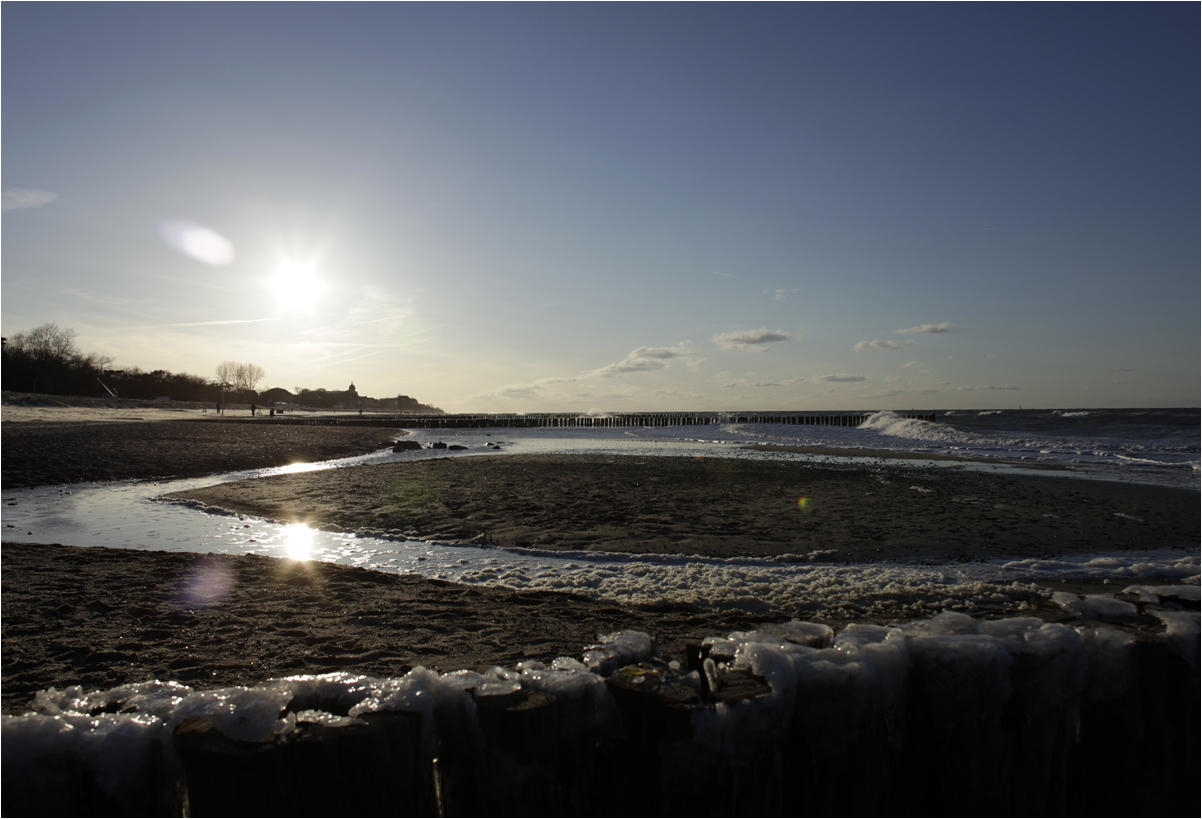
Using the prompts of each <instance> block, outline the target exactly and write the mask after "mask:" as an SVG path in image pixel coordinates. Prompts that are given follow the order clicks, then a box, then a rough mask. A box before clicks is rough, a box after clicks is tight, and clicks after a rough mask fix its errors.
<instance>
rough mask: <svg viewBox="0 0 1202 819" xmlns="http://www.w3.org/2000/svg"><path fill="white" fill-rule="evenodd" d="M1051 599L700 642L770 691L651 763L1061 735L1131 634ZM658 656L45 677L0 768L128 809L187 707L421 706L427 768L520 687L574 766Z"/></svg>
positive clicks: (343, 721) (1182, 620)
mask: <svg viewBox="0 0 1202 819" xmlns="http://www.w3.org/2000/svg"><path fill="white" fill-rule="evenodd" d="M1157 591H1161V592H1162V593H1163V594H1165V595H1166V596H1167V595H1178V594H1179V593H1180V587H1176V586H1173V587H1165V588H1164V589H1159V588H1158V589H1157V590H1151V591H1149V592H1148V593H1149V594H1153V595H1156V593H1157ZM1057 602H1060V603H1061V604H1062V605H1064V606H1065V607H1066V608H1067V609H1069V610H1070V611H1076V612H1078V613H1079V614H1081V616H1082V619H1084V620H1085V622H1083V623H1081V624H1079V625H1078V626H1077V627H1076V628H1070V627H1068V626H1066V625H1062V624H1054V623H1045V622H1044V621H1042V620H1040V619H1039V618H1034V617H1026V618H1010V619H1004V620H993V621H982V620H975V619H973V618H972V617H969V616H967V615H965V614H963V613H960V612H952V611H946V612H943V613H941V614H939V615H937V616H935V617H931V618H929V619H926V620H919V621H914V622H909V623H905V624H896V625H888V626H884V625H868V624H853V625H850V626H848V627H846V628H845V629H844V630H843V631H841V632H840V633H839V634H837V635H835V634H833V632H832V630H831V629H830V627H829V626H826V625H822V624H815V623H807V622H803V621H792V622H789V623H785V624H782V625H780V626H774V627H765V628H763V629H761V630H756V631H750V632H734V633H731V634H728V635H727V636H725V637H711V638H707V640H706V641H705V645H706V646H707V647H708V650H709V660H708V661H707V669H708V671H709V673H710V674H712V675H714V677H715V679H717V678H721V676H722V675H723V674H726V673H730V672H735V671H745V672H750V673H751V674H752V675H755V676H758V677H760V678H763V679H764V680H765V681H766V682H767V684H768V687H769V689H770V693H768V694H765V695H762V696H755V697H751V698H749V699H742V700H736V701H733V702H719V703H717V704H713V705H710V706H707V707H695V708H694V709H693V710H692V712H691V726H692V738H691V739H690V740H687V743H688V748H690V749H691V750H689V751H688V753H687V754H685V756H684V757H681V759H684V758H687V759H689V760H690V762H689V764H688V765H687V766H684V767H682V768H680V770H676V769H674V768H672V765H674V764H676V763H669V762H665V765H666V766H667V767H665V771H668V772H669V773H671V772H672V771H674V770H676V773H674V774H672V775H674V776H675V775H679V776H680V777H684V779H682V780H681V781H682V782H685V780H688V781H687V782H685V784H682V785H680V786H681V787H686V788H688V787H695V786H702V785H704V784H705V783H704V781H702V780H704V777H705V776H706V774H705V773H704V772H705V771H710V772H711V773H712V772H713V771H715V770H717V767H715V766H721V765H726V766H727V768H723V770H725V771H726V773H725V774H723V775H724V776H727V777H728V778H730V777H733V779H730V780H729V782H728V784H730V783H733V784H731V787H737V788H744V789H748V788H755V787H758V785H756V783H757V782H758V781H759V778H760V777H762V776H764V775H765V771H771V770H776V768H774V767H773V766H774V765H777V764H778V763H779V758H778V755H779V753H780V751H779V749H780V748H781V747H783V744H784V743H785V741H786V740H789V739H793V740H796V741H798V742H800V743H801V744H802V746H803V747H805V748H806V749H808V752H809V753H810V754H811V755H812V757H813V758H815V759H835V758H837V757H838V756H839V755H840V754H844V753H845V752H848V751H849V750H851V749H860V750H859V751H858V753H863V752H865V750H864V749H872V748H875V749H878V750H877V751H874V752H882V751H880V749H888V748H897V747H900V746H901V744H902V743H903V742H904V741H905V740H906V737H907V736H910V735H913V736H922V735H923V732H924V731H925V732H926V733H927V734H930V733H931V731H936V732H943V733H946V734H947V735H948V736H953V735H955V732H956V731H966V732H969V733H972V732H985V733H986V734H988V733H989V732H990V731H993V732H997V731H999V730H1000V729H999V727H998V726H1001V725H1002V720H1003V718H1004V717H1005V715H1006V714H1007V713H1013V712H1014V711H1015V709H1018V710H1019V711H1020V712H1021V713H1024V714H1026V715H1027V719H1028V722H1027V723H1025V725H1026V728H1024V729H1023V730H1028V731H1042V732H1044V734H1047V735H1048V736H1051V735H1052V734H1055V733H1056V732H1061V733H1064V732H1069V733H1071V727H1072V724H1073V721H1074V720H1075V719H1076V713H1077V708H1078V703H1079V702H1080V701H1081V700H1082V699H1087V700H1093V701H1110V700H1115V699H1117V698H1119V697H1121V696H1122V695H1123V694H1124V693H1125V692H1126V691H1127V690H1128V687H1129V686H1130V684H1131V681H1132V679H1133V676H1134V673H1135V668H1134V646H1135V638H1134V637H1133V635H1132V633H1131V632H1130V631H1127V630H1124V629H1122V628H1116V627H1114V626H1112V625H1108V624H1105V623H1102V622H1098V621H1096V620H1089V619H1088V616H1089V615H1090V614H1091V613H1094V612H1103V613H1105V614H1106V615H1108V616H1109V615H1112V614H1113V613H1114V611H1115V610H1116V607H1114V606H1113V605H1112V604H1113V603H1116V602H1121V601H1115V600H1113V599H1112V598H1103V597H1096V598H1086V599H1085V600H1080V599H1069V597H1063V598H1061V599H1060V600H1058V601H1057ZM1079 604H1086V605H1079ZM1073 607H1075V608H1073ZM1124 611H1125V609H1124ZM1157 616H1158V617H1159V618H1160V619H1161V620H1162V621H1163V622H1164V624H1165V634H1166V639H1167V641H1168V643H1169V645H1170V648H1171V649H1172V650H1173V651H1174V652H1175V653H1177V654H1178V655H1179V656H1181V657H1182V658H1183V659H1185V660H1186V661H1187V662H1189V663H1190V666H1191V668H1192V670H1193V673H1194V674H1195V675H1196V674H1197V669H1198V643H1199V632H1200V629H1199V616H1198V614H1197V613H1196V612H1185V611H1162V612H1157ZM658 653H659V652H658V647H657V645H656V643H655V640H654V639H653V638H652V637H651V636H650V635H648V634H646V633H643V632H638V631H624V632H618V633H614V634H606V635H601V636H600V637H599V638H598V642H597V643H596V644H595V645H593V646H590V647H588V648H587V649H586V650H585V652H584V657H583V662H581V661H580V660H576V659H574V658H569V657H561V658H559V659H557V660H555V661H554V662H553V663H551V664H549V665H547V664H544V663H541V662H524V663H521V664H519V665H518V666H517V667H516V668H513V669H505V668H499V667H494V668H492V669H489V670H488V671H486V672H475V671H456V672H452V673H448V674H438V673H436V672H433V671H431V670H429V669H426V668H421V667H419V668H415V669H413V670H412V671H410V672H409V673H408V674H406V675H405V676H404V677H400V678H390V679H382V678H375V677H369V676H362V675H355V674H347V673H335V674H325V675H320V676H297V677H288V678H281V679H274V680H269V681H266V682H264V683H263V684H261V685H258V686H255V687H254V688H243V687H236V688H227V689H220V690H213V691H194V690H192V689H191V688H189V687H187V686H185V685H181V684H179V683H174V682H162V681H150V682H146V683H141V684H136V685H124V686H120V687H117V688H114V689H111V690H108V691H101V692H85V691H83V690H82V689H81V688H80V687H79V686H72V687H69V688H66V689H63V690H56V689H53V688H52V689H48V690H46V691H43V692H40V693H39V694H38V695H37V696H36V698H35V702H34V711H33V712H31V713H28V714H25V715H23V716H5V717H4V719H3V758H4V777H5V780H6V781H8V780H9V778H10V777H15V776H20V777H24V778H25V780H26V781H29V782H32V783H34V784H35V786H36V784H37V783H38V782H44V784H45V786H46V787H48V788H49V787H52V785H51V777H50V774H47V773H45V771H46V770H48V769H51V768H53V763H52V762H51V761H52V760H56V759H62V758H63V757H64V756H67V757H73V758H76V759H78V760H80V764H81V765H82V766H83V768H84V769H85V770H87V771H89V772H90V776H92V777H93V778H94V780H95V782H96V784H97V786H98V787H99V788H100V789H101V790H102V792H104V793H106V794H109V795H111V796H114V797H115V798H118V799H125V802H127V803H128V804H130V805H142V807H145V806H144V805H143V804H142V803H139V802H137V799H135V798H134V797H128V798H125V797H123V796H122V794H128V793H134V792H141V791H144V790H145V789H147V788H149V787H150V782H151V778H152V777H153V775H154V764H155V763H154V753H155V749H156V747H163V746H165V745H168V744H169V743H170V737H171V733H172V731H173V729H175V728H176V726H179V725H180V724H181V723H183V722H184V721H185V720H187V719H189V718H202V719H204V720H206V721H208V722H209V723H210V724H211V725H212V726H213V727H215V728H216V729H217V730H219V731H220V732H221V733H222V734H224V735H226V736H227V737H229V738H231V739H235V740H240V741H242V742H247V743H270V742H281V741H287V739H288V737H289V735H291V734H292V733H294V732H296V731H297V730H298V729H299V726H300V725H303V724H314V723H316V724H319V725H324V726H329V727H338V726H344V725H352V724H357V723H360V722H361V721H362V720H363V718H364V717H366V716H367V715H369V714H373V713H376V712H388V711H409V712H416V713H419V714H421V715H422V717H423V719H422V726H423V734H422V753H423V758H424V759H425V760H426V763H424V764H427V765H431V764H433V760H434V759H435V758H436V757H438V756H439V755H440V753H445V751H446V749H447V748H448V747H456V748H470V749H475V750H473V751H471V753H472V754H476V755H477V756H480V755H481V754H483V753H484V751H483V750H482V749H483V748H484V743H485V738H484V736H483V734H482V729H481V725H480V722H479V719H478V715H477V707H478V703H479V702H481V701H482V698H491V697H498V698H505V697H511V696H514V695H520V694H521V693H522V692H540V693H545V694H549V695H551V696H552V697H553V698H554V707H555V710H556V719H557V722H556V724H557V731H558V736H557V739H558V743H559V754H560V755H561V757H562V760H563V765H564V766H566V767H565V769H571V770H574V771H577V772H578V773H579V772H583V771H586V770H587V769H588V768H589V767H590V763H589V760H591V759H592V758H593V756H592V755H594V754H595V753H596V752H597V748H599V747H601V746H602V745H604V743H606V742H610V743H612V742H614V741H617V740H618V739H620V738H621V736H622V735H623V727H622V718H621V715H620V712H619V709H618V707H617V705H616V704H615V699H614V697H613V696H612V695H611V693H610V691H609V689H608V687H607V685H606V682H605V677H606V676H609V675H612V674H613V673H614V672H616V671H617V670H618V669H619V668H622V667H625V666H628V665H631V664H634V663H646V662H650V663H659V664H660V666H662V667H663V668H665V669H669V667H668V666H667V665H666V664H664V663H662V661H661V660H659V658H658ZM665 673H677V674H680V675H681V677H682V679H683V678H684V677H685V676H689V677H690V678H691V679H692V680H693V683H694V687H695V688H697V687H699V684H698V679H697V676H696V674H695V673H693V674H692V675H685V674H684V673H683V672H680V671H679V669H678V667H677V669H676V670H675V671H673V670H671V669H669V670H668V671H666V672H665ZM114 711H115V712H116V713H112V712H114ZM102 712H109V713H102ZM906 715H909V716H908V717H906ZM915 719H917V720H918V722H917V723H915V722H914V720H915ZM1049 732H1050V733H1049ZM940 735H941V736H942V734H940ZM1065 735H1068V734H1067V733H1065ZM682 753H684V752H683V751H682ZM480 758H481V759H482V758H483V757H480ZM732 761H733V762H732ZM732 765H733V767H730V766H732ZM579 775H584V774H583V773H579ZM666 775H667V774H665V776H666ZM715 775H716V774H715ZM698 777H701V779H700V780H698ZM695 780H696V781H695ZM688 783H692V784H688ZM131 800H132V801H131ZM123 804H124V803H123Z"/></svg>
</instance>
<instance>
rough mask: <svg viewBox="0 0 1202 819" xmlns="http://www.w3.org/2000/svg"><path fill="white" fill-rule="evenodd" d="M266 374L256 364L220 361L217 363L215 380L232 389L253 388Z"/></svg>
mask: <svg viewBox="0 0 1202 819" xmlns="http://www.w3.org/2000/svg"><path fill="white" fill-rule="evenodd" d="M266 375H267V372H266V371H265V370H264V369H263V368H262V367H260V366H259V365H258V364H243V363H242V362H240V361H222V362H221V363H220V364H218V365H217V380H218V381H220V382H221V384H222V386H224V387H227V388H228V389H232V390H237V391H243V390H254V388H255V387H256V386H258V384H259V382H260V381H262V380H263V378H264V376H266Z"/></svg>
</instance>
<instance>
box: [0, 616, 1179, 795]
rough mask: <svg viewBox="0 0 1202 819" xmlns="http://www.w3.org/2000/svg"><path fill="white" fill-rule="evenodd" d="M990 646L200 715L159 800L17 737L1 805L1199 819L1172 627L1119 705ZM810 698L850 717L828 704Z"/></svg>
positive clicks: (651, 667)
mask: <svg viewBox="0 0 1202 819" xmlns="http://www.w3.org/2000/svg"><path fill="white" fill-rule="evenodd" d="M939 639H948V638H943V637H941V638H939ZM984 648H985V649H988V651H985V652H983V653H977V654H975V655H974V657H973V660H972V661H971V662H970V664H971V665H973V667H974V668H976V667H977V666H980V668H979V671H980V673H979V674H977V673H976V672H973V673H974V674H976V676H975V677H974V679H975V680H976V681H977V683H979V684H978V685H974V686H968V687H965V686H963V685H962V684H960V683H957V684H955V685H949V679H950V678H951V677H956V676H957V675H958V674H960V671H959V670H956V671H952V670H949V669H948V668H947V667H946V666H945V664H944V662H943V661H942V660H939V659H938V656H939V655H938V654H933V655H931V656H932V657H933V658H935V659H933V660H932V661H923V660H922V659H921V658H920V657H919V656H918V655H915V656H913V657H912V658H911V660H912V662H909V663H907V664H906V665H905V668H907V669H908V670H907V671H904V672H899V674H900V676H899V677H898V679H897V680H894V681H893V683H892V685H893V688H889V690H888V691H887V692H884V689H885V688H887V687H888V686H890V685H891V683H888V682H883V681H882V680H881V679H877V680H876V683H877V684H876V687H875V688H874V687H873V686H871V685H869V686H865V685H863V684H862V682H857V681H855V680H854V679H851V678H848V679H842V680H841V679H840V678H839V677H838V675H832V674H829V673H825V674H824V673H816V675H814V676H811V677H807V678H806V682H804V684H803V683H802V676H801V675H800V674H799V676H798V678H797V679H798V683H797V684H798V686H799V687H798V688H797V689H795V691H794V694H795V696H794V695H788V696H786V695H784V694H782V690H783V689H781V690H778V689H774V687H773V685H770V684H769V682H768V681H767V680H766V679H764V678H762V677H759V676H756V675H755V674H754V673H752V672H750V671H749V670H746V669H740V668H732V667H729V666H726V665H724V664H720V665H716V666H715V665H714V664H713V663H712V661H710V662H708V663H707V661H706V659H705V658H704V656H703V654H697V655H696V656H695V657H694V653H693V652H690V663H689V664H690V666H694V668H693V671H696V670H697V668H698V667H700V668H701V669H702V671H703V672H704V673H702V674H701V675H700V676H701V679H702V680H703V683H702V685H701V687H700V688H698V687H697V685H696V684H694V683H690V682H689V679H688V676H689V675H687V672H685V671H682V670H680V669H679V668H676V669H673V668H672V667H670V666H668V665H667V664H665V663H662V662H659V661H658V660H655V661H648V662H641V663H637V664H635V665H630V666H626V667H624V668H621V669H619V670H618V671H616V672H615V673H614V674H612V675H611V676H609V677H608V678H606V679H605V680H604V682H603V683H602V682H600V681H599V680H598V681H597V683H596V689H599V690H585V689H584V688H583V687H582V688H581V689H567V690H566V691H567V692H566V693H561V694H559V695H555V694H551V693H549V692H547V691H544V690H539V689H538V688H537V686H535V685H533V684H532V683H529V681H527V680H525V679H523V682H522V683H521V684H520V685H518V684H514V685H513V688H512V690H509V691H502V692H501V693H500V694H493V695H485V694H480V693H478V692H477V691H475V690H472V689H467V690H463V691H458V690H456V691H452V693H451V694H447V692H446V691H445V690H444V691H443V692H442V693H440V694H435V695H434V697H433V698H434V701H435V704H434V706H433V707H432V708H427V709H426V710H424V711H420V712H419V711H405V710H383V711H377V712H373V713H368V714H365V715H363V717H362V718H361V719H360V720H359V721H357V722H349V721H348V722H347V723H346V724H330V725H327V724H323V723H321V722H314V721H311V720H310V721H307V722H306V721H305V720H306V719H309V718H308V717H305V716H304V715H305V714H306V713H307V714H310V715H311V714H312V713H313V711H308V710H306V709H309V708H316V710H318V711H322V710H326V709H328V710H327V713H334V712H337V711H342V712H343V715H345V711H346V708H348V707H350V706H349V705H348V703H347V702H341V701H339V702H335V699H336V698H331V700H330V701H329V702H316V703H314V702H301V701H300V699H301V698H299V697H298V698H296V699H294V701H293V702H292V703H291V704H290V705H289V706H288V711H289V712H290V713H293V714H295V715H297V716H298V725H297V730H294V731H292V732H290V733H286V734H283V735H281V736H282V738H277V739H269V740H265V741H260V742H244V741H240V740H236V739H232V738H230V737H228V736H226V735H225V734H223V733H222V732H221V731H220V730H218V729H217V728H215V727H214V724H213V723H212V722H210V721H209V719H208V718H205V717H191V718H189V719H187V720H184V721H183V722H182V723H181V724H179V725H178V726H176V728H175V729H174V731H172V732H169V739H168V740H167V741H166V742H160V741H159V740H158V739H155V740H154V741H153V743H149V744H148V746H147V747H148V751H149V750H151V746H153V751H154V754H155V755H156V760H155V761H154V762H153V763H148V762H146V761H145V760H143V759H141V758H138V764H139V765H141V766H143V767H145V768H146V771H145V773H144V775H143V774H139V775H137V776H131V777H130V778H129V780H128V781H129V782H130V783H131V784H135V785H136V787H139V788H142V789H143V790H145V791H146V792H145V793H136V794H135V793H117V792H111V789H110V788H109V787H108V785H109V783H110V778H111V772H108V773H105V769H104V768H103V765H101V764H100V763H99V762H98V760H101V759H102V757H104V755H106V754H110V753H113V752H117V751H120V752H121V753H124V754H126V756H127V757H128V758H129V759H131V760H132V759H134V757H135V756H136V754H135V755H134V756H130V748H129V747H127V746H119V745H113V746H112V747H110V748H105V749H103V753H101V752H100V751H99V750H95V751H93V752H92V756H93V757H95V758H89V757H86V756H83V755H79V756H76V755H74V754H73V753H72V752H61V751H60V752H52V753H43V754H42V757H44V758H39V757H37V754H38V753H39V752H38V751H36V750H35V748H34V746H30V747H29V748H28V749H26V748H22V747H18V745H17V744H16V740H14V739H10V737H9V735H8V733H7V730H6V738H5V754H4V783H3V784H4V787H3V813H4V814H5V815H51V816H59V815H64V813H63V811H64V810H69V812H70V813H71V814H77V815H102V814H103V815H147V814H160V815H191V816H209V815H241V816H344V815H355V816H380V815H390V816H483V815H487V816H515V815H523V816H528V815H551V816H578V815H609V816H623V815H640V816H646V815H665V816H678V815H696V816H724V817H729V816H796V815H836V814H841V813H848V814H857V815H882V814H886V813H888V814H893V815H936V816H938V815H953V814H954V815H1016V816H1024V815H1099V814H1117V815H1142V814H1146V813H1155V812H1159V813H1161V814H1162V815H1169V816H1176V815H1197V813H1198V807H1199V801H1198V789H1197V787H1196V784H1197V776H1198V765H1199V761H1198V759H1199V746H1198V742H1197V725H1198V713H1199V697H1198V678H1197V672H1196V670H1195V669H1194V668H1193V667H1192V666H1191V664H1190V663H1189V662H1188V661H1187V660H1185V659H1183V658H1182V657H1180V656H1178V655H1176V654H1174V653H1173V651H1171V650H1170V649H1169V646H1168V645H1167V644H1166V641H1165V638H1164V637H1163V636H1161V635H1140V636H1139V638H1138V639H1136V641H1135V643H1134V646H1133V655H1132V658H1133V663H1132V667H1131V681H1130V684H1128V685H1127V686H1126V687H1125V688H1124V689H1123V691H1122V692H1121V694H1119V693H1117V692H1116V693H1108V694H1105V695H1102V694H1097V695H1096V696H1109V697H1110V699H1105V700H1097V699H1091V697H1093V696H1095V695H1094V694H1091V693H1090V692H1089V690H1087V689H1083V688H1082V686H1081V678H1080V677H1079V676H1074V675H1073V674H1063V675H1060V676H1057V674H1055V673H1052V674H1047V673H1043V672H1042V671H1041V669H1044V665H1043V664H1055V663H1056V662H1057V661H1058V660H1057V657H1056V656H1054V655H1047V656H1044V655H1039V654H1031V655H1022V656H1020V657H1018V658H1017V659H1013V662H1015V663H1017V665H1015V666H1014V667H1013V668H1014V669H1015V670H1014V671H1012V668H1011V661H1012V660H1011V659H1008V658H1007V656H1005V655H1006V650H1004V649H1002V648H1001V644H1000V643H998V644H997V645H992V646H991V645H988V644H986V645H984ZM990 652H992V653H991V654H990ZM986 654H990V656H993V655H996V657H995V659H996V661H997V662H996V663H994V665H995V666H996V667H994V665H990V662H992V660H989V659H988V658H986V659H985V660H982V659H981V657H984V656H985V655H986ZM1009 657H1010V658H1013V657H1014V655H1009ZM694 659H695V660H696V662H694ZM1023 664H1028V665H1027V666H1025V667H1024V665H1023ZM777 667H779V666H777ZM1047 667H1048V668H1050V667H1051V665H1048V666H1047ZM1019 671H1021V674H1020V675H1019V676H1012V674H1017V673H1018V672H1019ZM1019 680H1026V681H1034V680H1038V681H1039V682H1040V683H1041V686H1034V687H1028V686H1024V685H1019V684H1016V683H1017V681H1019ZM961 682H962V681H961ZM1012 683H1014V684H1012ZM1045 688H1046V689H1047V690H1044V689H1045ZM877 689H881V690H880V691H878V690H877ZM882 692H884V693H887V694H888V697H887V700H888V704H887V707H883V708H878V707H877V705H884V704H885V700H880V701H879V702H878V699H879V697H880V695H881V693H882ZM426 696H427V697H429V696H430V695H428V694H427V695H426ZM814 698H817V701H818V702H820V703H830V702H838V703H840V704H841V707H840V708H839V709H835V711H834V713H831V712H830V709H829V708H828V707H827V706H825V705H823V706H822V709H821V712H816V711H815V710H814V708H813V707H811V706H812V704H813V703H812V702H811V700H812V699H814ZM350 701H352V700H348V702H350ZM873 703H877V705H873ZM36 716H39V717H42V718H43V719H45V720H51V719H52V718H51V717H43V716H42V715H36ZM58 730H61V728H59V729H58ZM164 732H165V729H164ZM431 736H433V737H434V741H433V744H432V745H431V742H430V737H431ZM160 746H161V747H160ZM74 747H75V748H77V749H78V748H79V747H80V746H78V745H77V746H74ZM135 750H136V749H135ZM75 754H78V751H75ZM27 757H28V758H27ZM105 758H107V757H105ZM39 759H40V762H39V761H38V760H39ZM39 765H40V767H39ZM156 791H157V794H156Z"/></svg>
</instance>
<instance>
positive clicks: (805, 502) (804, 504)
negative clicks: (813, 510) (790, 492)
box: [797, 495, 810, 512]
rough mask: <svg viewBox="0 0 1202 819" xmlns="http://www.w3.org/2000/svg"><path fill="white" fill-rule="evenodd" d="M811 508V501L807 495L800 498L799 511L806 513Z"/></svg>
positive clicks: (798, 501)
mask: <svg viewBox="0 0 1202 819" xmlns="http://www.w3.org/2000/svg"><path fill="white" fill-rule="evenodd" d="M809 507H810V499H809V498H807V497H806V496H805V495H802V496H801V497H800V498H798V499H797V508H798V509H800V510H801V511H803V512H804V511H806V509H808V508H809Z"/></svg>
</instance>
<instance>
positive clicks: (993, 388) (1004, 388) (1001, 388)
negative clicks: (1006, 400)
mask: <svg viewBox="0 0 1202 819" xmlns="http://www.w3.org/2000/svg"><path fill="white" fill-rule="evenodd" d="M981 389H983V390H1021V389H1022V387H1011V386H1010V385H1009V384H1007V385H1005V386H1004V387H994V386H992V385H990V386H986V387H981Z"/></svg>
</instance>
